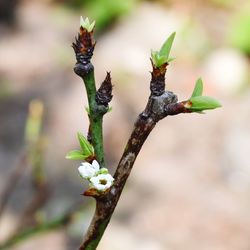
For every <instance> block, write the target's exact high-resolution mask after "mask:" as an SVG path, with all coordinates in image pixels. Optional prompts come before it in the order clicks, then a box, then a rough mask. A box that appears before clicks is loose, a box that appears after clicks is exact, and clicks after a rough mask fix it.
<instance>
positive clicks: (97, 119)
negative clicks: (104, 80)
mask: <svg viewBox="0 0 250 250" xmlns="http://www.w3.org/2000/svg"><path fill="white" fill-rule="evenodd" d="M83 81H84V83H85V87H86V91H87V96H88V103H89V121H90V131H91V142H92V145H93V147H94V149H95V155H96V159H97V161H98V162H99V163H100V165H101V166H104V165H105V162H104V150H103V133H102V120H103V119H102V118H103V114H102V113H100V112H99V111H98V106H97V103H96V100H95V96H96V86H95V76H94V70H91V71H90V72H89V73H88V74H86V75H85V76H84V77H83Z"/></svg>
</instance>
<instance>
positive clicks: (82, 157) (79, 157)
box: [66, 150, 88, 161]
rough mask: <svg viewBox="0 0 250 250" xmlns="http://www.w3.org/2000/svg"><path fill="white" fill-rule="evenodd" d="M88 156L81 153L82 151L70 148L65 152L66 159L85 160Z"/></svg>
mask: <svg viewBox="0 0 250 250" xmlns="http://www.w3.org/2000/svg"><path fill="white" fill-rule="evenodd" d="M87 157H88V156H86V155H83V153H82V152H81V151H79V150H72V151H70V152H68V153H67V155H66V159H68V160H82V161H83V160H85V159H86V158H87Z"/></svg>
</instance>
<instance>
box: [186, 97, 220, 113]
mask: <svg viewBox="0 0 250 250" xmlns="http://www.w3.org/2000/svg"><path fill="white" fill-rule="evenodd" d="M185 107H186V108H187V109H189V110H190V111H193V112H200V111H203V110H207V109H216V108H219V107H221V104H220V103H219V102H218V101H217V100H216V99H214V98H212V97H209V96H195V97H191V98H190V99H189V101H188V102H187V103H186V104H185Z"/></svg>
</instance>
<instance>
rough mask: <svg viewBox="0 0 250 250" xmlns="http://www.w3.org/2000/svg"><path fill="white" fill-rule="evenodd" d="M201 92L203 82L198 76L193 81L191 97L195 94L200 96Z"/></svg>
mask: <svg viewBox="0 0 250 250" xmlns="http://www.w3.org/2000/svg"><path fill="white" fill-rule="evenodd" d="M202 92H203V82H202V79H201V78H199V79H198V80H197V81H196V83H195V87H194V90H193V93H192V95H191V98H192V97H196V96H201V95H202Z"/></svg>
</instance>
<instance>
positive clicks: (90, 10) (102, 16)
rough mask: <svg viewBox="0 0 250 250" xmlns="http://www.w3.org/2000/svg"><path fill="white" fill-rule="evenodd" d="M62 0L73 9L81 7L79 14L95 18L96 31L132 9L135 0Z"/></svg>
mask: <svg viewBox="0 0 250 250" xmlns="http://www.w3.org/2000/svg"><path fill="white" fill-rule="evenodd" d="M64 2H65V3H66V4H68V5H70V6H71V7H73V8H75V9H78V10H79V9H82V13H81V15H84V14H86V15H87V16H88V17H90V19H91V20H95V21H96V23H98V26H96V29H97V31H101V30H103V29H105V27H107V26H108V25H110V24H112V22H114V21H115V20H117V19H118V18H119V17H120V16H122V15H124V14H127V13H128V12H129V11H130V10H132V9H133V7H134V6H135V3H136V2H137V0H126V1H124V0H115V1H114V0H85V1H83V0H76V1H72V0H67V1H64Z"/></svg>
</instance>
